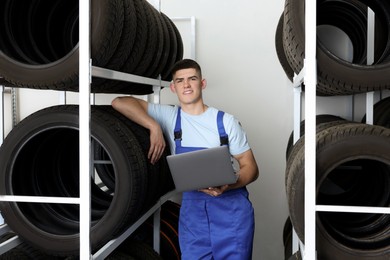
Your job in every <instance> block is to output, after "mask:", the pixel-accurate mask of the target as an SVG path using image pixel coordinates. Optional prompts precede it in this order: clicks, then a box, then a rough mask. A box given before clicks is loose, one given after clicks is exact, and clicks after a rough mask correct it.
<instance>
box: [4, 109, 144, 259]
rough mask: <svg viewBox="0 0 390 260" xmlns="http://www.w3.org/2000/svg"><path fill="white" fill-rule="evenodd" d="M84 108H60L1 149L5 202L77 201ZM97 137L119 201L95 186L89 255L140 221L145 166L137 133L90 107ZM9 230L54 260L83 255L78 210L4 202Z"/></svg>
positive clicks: (27, 124)
mask: <svg viewBox="0 0 390 260" xmlns="http://www.w3.org/2000/svg"><path fill="white" fill-rule="evenodd" d="M78 125H79V115H78V106H73V105H69V106H55V107H50V108H46V109H43V110H40V111H38V112H36V113H34V114H32V115H30V116H29V117H27V118H25V119H24V120H22V121H21V122H20V123H19V124H18V125H17V126H16V127H15V128H14V129H13V130H12V131H11V132H10V133H9V134H8V136H7V138H6V139H5V140H4V143H3V145H2V146H1V147H0V165H2V166H3V167H1V168H0V179H1V184H0V194H7V195H27V196H34V195H37V196H60V197H61V196H64V197H66V196H70V197H78V196H79V188H78V186H79V184H78V183H79V182H78V178H79V177H78V175H79V172H78V169H79V167H78V161H79V155H78V151H79V147H78V143H79V142H78V136H79V135H78ZM91 137H92V138H93V139H94V140H95V141H96V142H97V143H99V144H100V145H101V146H102V147H103V148H104V150H105V151H106V153H107V155H109V158H110V160H111V162H112V166H113V169H114V173H115V191H114V193H111V192H105V191H104V190H102V189H101V188H100V187H99V186H98V183H96V182H95V181H94V180H92V181H91V211H92V214H91V248H92V251H94V250H96V249H97V248H98V247H99V246H101V245H103V244H105V243H106V242H108V241H109V240H110V239H112V238H113V237H114V236H115V235H117V234H118V233H120V232H121V231H122V230H123V229H124V228H125V227H126V226H128V225H129V224H131V223H132V222H133V221H134V220H135V219H137V218H138V217H139V214H140V210H141V209H142V207H141V205H142V203H143V200H144V197H145V190H142V188H143V187H145V185H146V184H145V182H146V176H147V174H146V171H147V169H146V162H145V157H144V155H143V151H142V149H141V147H140V145H139V143H138V141H137V140H136V138H135V136H134V134H133V133H132V132H131V130H130V129H129V128H128V127H127V126H126V125H124V124H123V123H121V122H120V121H119V120H117V119H116V118H115V117H114V116H112V115H110V114H109V113H104V112H102V111H100V110H98V109H95V108H94V107H93V106H92V110H91ZM0 205H1V212H2V215H3V217H4V219H5V222H6V223H7V224H8V225H9V226H10V227H11V229H12V230H14V231H15V232H16V233H18V234H19V235H20V236H21V237H22V238H23V239H24V240H25V241H28V242H29V243H31V244H32V245H33V246H34V247H36V248H38V249H40V250H44V251H47V252H48V253H50V254H54V255H77V254H78V252H79V213H78V206H77V205H72V204H70V205H61V204H49V203H16V202H2V203H1V204H0Z"/></svg>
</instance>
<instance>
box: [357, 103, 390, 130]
mask: <svg viewBox="0 0 390 260" xmlns="http://www.w3.org/2000/svg"><path fill="white" fill-rule="evenodd" d="M361 122H362V123H366V115H364V116H363V118H362V121H361ZM373 124H374V125H380V126H384V127H387V128H390V97H387V98H384V99H382V100H380V101H378V102H377V103H376V104H375V105H374V119H373Z"/></svg>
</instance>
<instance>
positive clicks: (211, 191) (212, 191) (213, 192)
mask: <svg viewBox="0 0 390 260" xmlns="http://www.w3.org/2000/svg"><path fill="white" fill-rule="evenodd" d="M228 187H229V185H223V186H218V187H209V188H207V189H200V190H199V191H201V192H204V193H206V194H208V195H210V196H213V197H216V196H219V195H221V194H222V193H223V192H224V191H225V190H226V189H227V188H228Z"/></svg>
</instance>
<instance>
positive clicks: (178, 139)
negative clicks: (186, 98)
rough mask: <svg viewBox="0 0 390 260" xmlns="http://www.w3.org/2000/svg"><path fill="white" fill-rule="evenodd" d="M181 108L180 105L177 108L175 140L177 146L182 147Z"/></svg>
mask: <svg viewBox="0 0 390 260" xmlns="http://www.w3.org/2000/svg"><path fill="white" fill-rule="evenodd" d="M180 111H181V108H180V107H179V108H178V109H177V116H176V124H175V129H174V130H173V137H174V140H175V144H176V147H181V135H182V131H181V113H180Z"/></svg>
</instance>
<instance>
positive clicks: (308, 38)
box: [293, 0, 390, 260]
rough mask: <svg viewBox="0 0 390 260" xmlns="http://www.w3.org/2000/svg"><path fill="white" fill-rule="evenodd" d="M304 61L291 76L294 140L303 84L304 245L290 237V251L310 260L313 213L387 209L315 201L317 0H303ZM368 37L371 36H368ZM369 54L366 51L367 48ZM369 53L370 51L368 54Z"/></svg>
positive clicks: (369, 100) (369, 106) (369, 102)
mask: <svg viewBox="0 0 390 260" xmlns="http://www.w3.org/2000/svg"><path fill="white" fill-rule="evenodd" d="M305 6H306V12H305V60H304V67H303V69H302V70H301V72H300V73H299V74H298V75H295V77H294V83H293V86H294V143H295V142H296V141H297V140H298V139H299V136H300V121H301V107H302V102H301V95H302V91H301V85H302V83H305V86H306V88H305V113H304V115H305V137H304V138H305V147H304V149H305V170H304V174H305V189H304V192H305V196H304V200H305V213H304V218H305V222H304V226H305V232H304V236H305V244H303V243H302V242H301V241H296V239H297V237H296V235H294V236H293V252H295V251H296V250H297V248H298V246H299V247H300V248H301V252H302V257H303V259H304V260H314V259H317V258H316V213H317V212H350V213H377V214H390V208H386V207H362V206H334V205H317V204H316V85H317V61H316V44H317V29H316V24H317V23H316V19H317V17H316V16H317V14H316V13H317V12H316V10H317V1H312V0H305ZM373 15H374V14H373V13H372V12H371V11H370V10H369V16H368V28H369V30H371V32H370V31H369V32H368V35H370V34H371V35H373V34H372V33H373V30H372V28H373V20H374V17H373ZM368 38H369V40H368V49H371V57H368V59H367V60H368V61H370V60H372V57H373V37H368ZM370 38H371V39H370ZM368 52H369V53H370V51H368ZM368 55H370V54H368ZM373 105H374V93H373V92H369V93H367V95H366V114H367V123H371V124H372V121H373Z"/></svg>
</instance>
